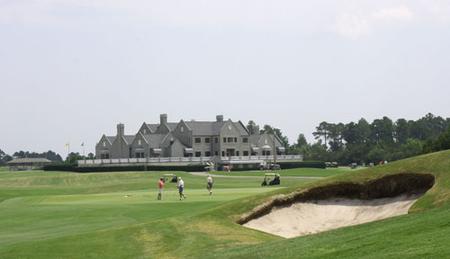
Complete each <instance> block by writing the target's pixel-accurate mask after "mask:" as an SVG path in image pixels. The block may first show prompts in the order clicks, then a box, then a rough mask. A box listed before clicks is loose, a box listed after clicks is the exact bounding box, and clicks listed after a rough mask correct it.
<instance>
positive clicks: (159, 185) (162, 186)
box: [158, 178, 164, 200]
mask: <svg viewBox="0 0 450 259" xmlns="http://www.w3.org/2000/svg"><path fill="white" fill-rule="evenodd" d="M163 189H164V178H159V182H158V200H161V199H162V192H163Z"/></svg>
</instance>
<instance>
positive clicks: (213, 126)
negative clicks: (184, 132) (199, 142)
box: [185, 121, 224, 136]
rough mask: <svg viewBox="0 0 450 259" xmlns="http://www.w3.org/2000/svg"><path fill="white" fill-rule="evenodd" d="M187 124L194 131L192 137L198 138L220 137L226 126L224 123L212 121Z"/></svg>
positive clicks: (188, 122)
mask: <svg viewBox="0 0 450 259" xmlns="http://www.w3.org/2000/svg"><path fill="white" fill-rule="evenodd" d="M185 123H186V124H187V125H188V127H189V128H190V129H191V130H192V135H196V136H202V135H204V136H211V135H219V133H220V129H221V128H222V126H223V124H224V122H212V121H186V122H185Z"/></svg>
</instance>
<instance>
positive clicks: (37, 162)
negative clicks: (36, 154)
mask: <svg viewBox="0 0 450 259" xmlns="http://www.w3.org/2000/svg"><path fill="white" fill-rule="evenodd" d="M51 163H52V161H50V160H48V159H46V158H14V159H13V160H11V161H9V162H7V163H6V164H7V165H8V166H9V170H11V171H19V170H32V169H41V168H42V167H43V166H45V165H48V164H51Z"/></svg>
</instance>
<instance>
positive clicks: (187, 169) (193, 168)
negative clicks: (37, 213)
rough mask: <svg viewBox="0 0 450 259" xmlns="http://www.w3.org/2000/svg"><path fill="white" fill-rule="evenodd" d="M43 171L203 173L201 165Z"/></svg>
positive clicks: (53, 168) (48, 167) (68, 167)
mask: <svg viewBox="0 0 450 259" xmlns="http://www.w3.org/2000/svg"><path fill="white" fill-rule="evenodd" d="M43 169H44V171H67V172H79V173H90V172H121V171H185V172H201V171H205V166H203V165H170V166H160V165H148V166H143V165H139V166H109V167H78V166H76V165H70V164H53V165H46V166H44V168H43Z"/></svg>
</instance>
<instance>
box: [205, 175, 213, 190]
mask: <svg viewBox="0 0 450 259" xmlns="http://www.w3.org/2000/svg"><path fill="white" fill-rule="evenodd" d="M213 183H214V180H213V178H212V176H211V175H208V178H206V189H208V191H209V195H212V188H213Z"/></svg>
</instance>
